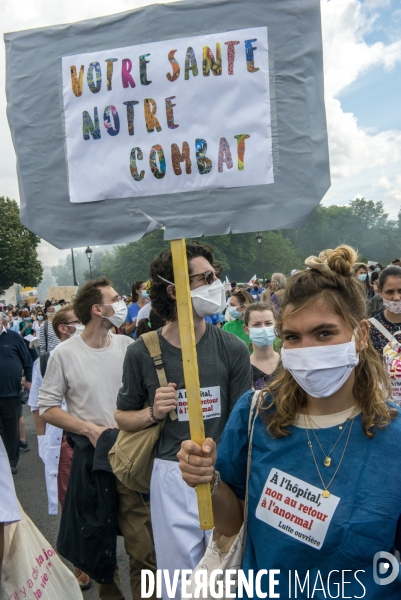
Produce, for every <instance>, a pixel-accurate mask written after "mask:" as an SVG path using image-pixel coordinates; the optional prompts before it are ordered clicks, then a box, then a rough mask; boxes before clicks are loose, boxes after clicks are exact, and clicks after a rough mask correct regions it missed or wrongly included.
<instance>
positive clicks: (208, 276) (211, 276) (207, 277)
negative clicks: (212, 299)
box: [189, 271, 216, 285]
mask: <svg viewBox="0 0 401 600" xmlns="http://www.w3.org/2000/svg"><path fill="white" fill-rule="evenodd" d="M194 277H203V278H204V279H205V281H206V283H207V285H211V284H212V283H213V281H214V278H215V277H216V273H215V272H214V271H205V272H204V273H197V274H196V275H190V276H189V279H193V278H194Z"/></svg>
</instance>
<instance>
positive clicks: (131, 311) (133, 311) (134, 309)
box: [125, 302, 141, 339]
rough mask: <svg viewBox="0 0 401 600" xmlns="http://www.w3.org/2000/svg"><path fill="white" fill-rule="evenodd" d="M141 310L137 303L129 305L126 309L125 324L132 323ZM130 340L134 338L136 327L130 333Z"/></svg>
mask: <svg viewBox="0 0 401 600" xmlns="http://www.w3.org/2000/svg"><path fill="white" fill-rule="evenodd" d="M140 310H141V308H140V306H138V302H134V304H130V305H129V307H128V313H127V318H126V319H125V322H126V323H132V322H133V321H135V319H136V318H137V316H138V313H139V311H140ZM131 337H132V338H134V339H135V338H136V327H135V329H134V331H133V332H132V333H131Z"/></svg>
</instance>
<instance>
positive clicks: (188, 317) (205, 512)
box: [171, 239, 214, 529]
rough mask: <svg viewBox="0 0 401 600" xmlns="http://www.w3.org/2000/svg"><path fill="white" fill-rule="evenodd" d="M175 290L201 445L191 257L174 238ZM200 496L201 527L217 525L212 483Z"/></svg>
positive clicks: (194, 430) (192, 419)
mask: <svg viewBox="0 0 401 600" xmlns="http://www.w3.org/2000/svg"><path fill="white" fill-rule="evenodd" d="M171 253H172V256H173V268H174V282H175V293H176V297H177V313H178V324H179V328H180V339H181V351H182V365H183V368H184V380H185V389H186V392H187V402H188V415H189V428H190V431H191V439H192V440H193V441H194V442H196V443H197V444H199V445H201V444H202V443H203V442H204V440H205V427H204V425H203V414H202V403H201V397H200V383H199V372H198V357H197V354H196V343H195V330H194V320H193V315H192V302H191V296H190V292H189V276H188V260H187V252H186V246H185V240H183V239H182V240H172V242H171ZM196 495H197V497H198V509H199V522H200V528H201V529H212V527H213V526H214V521H213V511H212V497H211V495H210V484H208V483H204V484H202V485H197V486H196Z"/></svg>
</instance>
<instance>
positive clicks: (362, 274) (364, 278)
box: [358, 273, 366, 281]
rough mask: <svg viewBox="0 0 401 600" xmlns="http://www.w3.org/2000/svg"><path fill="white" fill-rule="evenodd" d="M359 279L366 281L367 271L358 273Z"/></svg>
mask: <svg viewBox="0 0 401 600" xmlns="http://www.w3.org/2000/svg"><path fill="white" fill-rule="evenodd" d="M358 279H359V281H366V273H361V274H360V275H358Z"/></svg>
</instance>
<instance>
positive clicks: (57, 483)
mask: <svg viewBox="0 0 401 600" xmlns="http://www.w3.org/2000/svg"><path fill="white" fill-rule="evenodd" d="M52 326H53V331H54V333H55V334H56V335H57V337H58V339H59V340H60V342H65V341H66V340H69V339H70V337H72V336H73V335H76V334H77V333H79V331H77V327H78V328H81V327H82V325H81V324H80V322H79V320H78V319H77V317H76V316H75V313H74V308H73V306H72V304H70V305H67V306H63V307H62V308H61V309H60V310H59V311H58V312H57V314H55V315H54V318H53V322H52ZM49 354H51V352H48V353H44V354H42V355H41V356H40V358H38V359H37V360H36V361H35V362H34V364H33V371H32V386H31V389H30V392H29V400H28V404H29V406H30V407H31V411H32V412H33V416H34V420H35V427H36V431H37V434H38V449H39V456H40V458H41V459H42V460H43V462H44V465H45V480H46V491H47V500H48V513H49V515H57V514H58V503H59V502H60V506H61V509H62V508H63V505H64V499H65V494H66V492H67V487H68V479H69V476H70V469H71V459H72V448H71V446H70V445H69V443H68V442H67V439H66V435H65V433H64V432H63V430H62V429H60V428H59V427H55V426H54V425H50V423H46V421H44V420H43V419H42V417H40V416H39V407H38V396H39V390H40V388H41V386H42V383H43V375H42V373H44V372H45V371H46V366H47V361H48V359H49ZM61 408H62V409H63V410H67V406H66V404H65V400H63V404H62V405H61ZM75 576H76V578H77V581H78V584H79V587H80V588H81V590H86V589H87V588H89V587H90V585H91V579H90V577H89V575H88V574H87V573H85V572H84V571H82V569H78V568H76V569H75Z"/></svg>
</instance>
